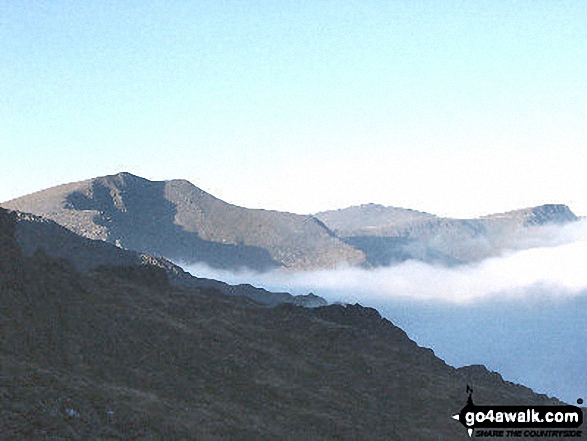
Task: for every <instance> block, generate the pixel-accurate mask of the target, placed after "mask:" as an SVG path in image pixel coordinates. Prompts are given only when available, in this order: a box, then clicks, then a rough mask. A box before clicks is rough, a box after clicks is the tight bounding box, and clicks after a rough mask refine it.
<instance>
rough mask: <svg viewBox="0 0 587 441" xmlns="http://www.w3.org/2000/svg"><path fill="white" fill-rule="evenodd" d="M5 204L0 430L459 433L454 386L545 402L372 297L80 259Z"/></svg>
mask: <svg viewBox="0 0 587 441" xmlns="http://www.w3.org/2000/svg"><path fill="white" fill-rule="evenodd" d="M17 217H18V215H17V214H16V213H9V212H7V211H4V210H0V304H1V305H2V309H1V315H0V320H1V324H2V337H3V341H2V345H0V366H1V368H2V369H1V371H0V375H1V379H2V382H1V383H0V384H1V386H0V408H1V412H0V419H1V420H0V427H2V434H1V435H0V438H2V439H33V440H34V439H84V440H94V439H95V440H97V439H153V440H159V439H198V440H208V439H212V440H214V439H255V440H264V439H267V440H269V439H284V440H285V439H292V440H293V439H308V440H326V439H341V440H351V439H372V440H379V439H380V440H389V439H393V440H400V441H401V440H437V439H450V440H457V441H458V440H467V439H469V437H468V435H467V434H466V431H465V430H464V428H463V427H462V426H461V425H460V424H459V423H458V422H456V421H454V420H452V419H451V416H452V415H454V414H455V413H457V412H458V411H460V409H461V408H462V407H463V405H464V404H465V401H466V393H465V388H466V386H467V385H472V386H473V388H474V390H475V400H476V402H477V403H478V404H481V403H486V404H510V405H514V404H547V403H548V404H551V403H553V404H557V403H558V401H557V400H555V399H551V398H548V397H546V396H544V395H538V394H535V393H533V392H532V391H531V390H530V389H528V388H525V387H523V386H519V385H515V384H512V383H509V382H506V381H504V380H503V379H502V378H501V377H500V376H499V375H498V374H497V373H493V372H489V371H487V369H485V368H484V367H482V366H471V367H466V368H460V369H455V368H453V367H451V366H448V365H446V364H445V363H444V362H443V361H442V360H440V359H438V358H437V357H436V356H435V355H434V353H433V352H432V351H431V350H429V349H425V348H421V347H419V346H417V345H416V344H415V343H414V342H413V341H411V340H410V339H409V338H408V337H407V336H406V334H405V333H404V332H403V331H402V330H401V329H399V328H397V327H396V326H394V325H393V324H392V323H390V322H389V321H387V320H385V319H383V318H382V317H381V316H380V315H379V313H378V312H377V311H375V310H373V309H371V308H365V307H362V306H360V305H354V306H351V305H346V306H344V305H331V306H325V307H319V308H313V309H310V308H302V307H298V306H295V305H291V304H281V305H278V306H275V307H267V306H265V305H261V304H258V303H256V302H253V301H251V300H249V299H247V298H243V297H229V296H224V295H223V294H222V293H221V292H220V291H218V290H216V289H215V288H204V287H199V288H196V287H185V286H184V287H178V286H174V285H172V284H170V283H169V282H168V278H167V274H166V273H165V271H163V270H162V269H160V268H157V267H155V266H149V265H143V266H135V265H130V266H129V265H124V266H118V265H102V266H98V267H95V268H94V269H90V268H86V269H87V271H86V272H82V271H80V270H79V269H78V268H76V264H75V262H76V260H77V257H78V254H77V252H78V251H79V248H76V247H70V248H69V251H68V253H70V255H69V258H63V256H62V257H61V258H56V257H53V256H50V255H49V254H48V253H47V252H44V251H42V250H41V249H38V250H37V251H36V252H34V253H33V254H29V253H27V252H25V251H24V250H23V247H22V246H21V245H19V239H18V237H17V236H18V234H22V231H21V233H18V229H19V227H18V223H19V221H18V219H17ZM49 225H51V224H49ZM39 227H41V228H44V227H42V225H41V223H38V222H36V223H33V224H30V225H28V226H27V228H29V229H35V228H39ZM55 231H57V230H55ZM44 234H45V233H44V232H41V233H39V235H38V236H39V237H42V236H43V235H44ZM96 246H100V245H96ZM84 252H85V251H84ZM84 259H85V258H84ZM559 439H560V438H559Z"/></svg>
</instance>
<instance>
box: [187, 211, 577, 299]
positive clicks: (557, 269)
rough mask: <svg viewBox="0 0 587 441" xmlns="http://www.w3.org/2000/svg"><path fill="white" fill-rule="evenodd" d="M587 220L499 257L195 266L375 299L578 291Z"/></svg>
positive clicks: (258, 281) (264, 282) (286, 287)
mask: <svg viewBox="0 0 587 441" xmlns="http://www.w3.org/2000/svg"><path fill="white" fill-rule="evenodd" d="M585 262H587V221H585V220H583V221H579V222H575V223H573V224H568V225H565V226H558V227H556V226H554V227H553V226H548V227H540V228H536V229H535V230H534V231H533V232H532V233H531V234H527V235H525V236H524V237H522V238H519V239H518V240H517V241H516V242H515V243H512V249H510V250H509V251H507V252H505V253H504V254H503V255H501V256H499V257H492V258H488V259H485V260H482V261H480V262H476V263H471V264H466V265H460V266H452V267H447V266H442V265H433V264H429V263H425V262H421V261H416V260H409V261H406V262H403V263H399V264H396V265H392V266H389V267H380V268H372V269H365V268H356V267H353V268H337V269H335V270H320V271H296V272H294V271H283V270H277V271H270V272H265V273H256V272H251V271H247V270H241V271H226V270H218V269H214V268H210V267H208V266H206V265H190V266H187V268H186V269H187V270H188V271H190V272H191V273H192V274H194V275H196V276H199V277H207V278H215V279H220V280H223V281H225V282H228V283H232V284H238V283H250V284H253V285H257V286H262V287H264V288H267V289H270V290H278V291H288V292H291V293H294V294H305V293H307V292H310V291H311V292H314V293H316V294H318V295H321V296H323V297H325V298H327V299H328V300H330V301H340V302H359V303H364V304H369V303H372V302H374V301H375V302H377V303H379V302H381V301H385V300H388V299H397V298H404V299H412V300H417V301H439V302H446V303H454V304H466V303H476V302H479V301H490V300H507V299H512V300H515V299H525V300H530V299H532V298H534V299H536V300H539V301H544V300H545V298H557V297H573V296H577V295H580V294H582V293H585V292H587V271H585Z"/></svg>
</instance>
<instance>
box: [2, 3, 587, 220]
mask: <svg viewBox="0 0 587 441" xmlns="http://www.w3.org/2000/svg"><path fill="white" fill-rule="evenodd" d="M585 17H587V4H586V3H585V2H583V1H564V0H561V1H557V2H552V1H538V0H537V1H524V0H515V1H514V0H502V1H498V2H496V1H456V0H455V1H450V0H448V1H442V2H439V1H417V0H409V1H400V0H397V1H360V2H359V1H348V0H346V1H345V0H341V1H336V2H335V1H329V0H322V1H304V0H297V1H288V0H283V1H279V2H270V1H259V0H250V1H246V2H245V1H240V2H237V1H228V0H225V1H218V0H215V1H206V0H203V1H198V2H192V1H185V2H183V1H175V2H171V1H136V2H135V1H126V2H113V1H101V2H77V1H59V0H52V1H41V0H38V1H33V0H31V1H28V2H12V1H8V0H0V164H2V173H0V201H5V200H8V199H11V198H13V197H17V196H20V195H23V194H27V193H31V192H33V191H36V190H40V189H43V188H46V187H50V186H53V185H57V184H60V183H65V182H71V181H76V180H82V179H87V178H91V177H96V176H102V175H106V174H113V173H117V172H120V171H128V172H131V173H134V174H137V175H140V176H143V177H145V178H148V179H153V180H166V179H174V178H183V179H188V180H190V181H191V182H193V183H194V184H195V185H197V186H199V187H200V188H202V189H204V190H206V191H208V192H210V193H212V194H213V195H215V196H217V197H219V198H221V199H223V200H225V201H227V202H231V203H234V204H237V205H242V206H246V207H250V208H268V209H278V210H283V211H291V212H296V213H313V212H317V211H321V210H326V209H333V208H343V207H346V206H349V205H357V204H362V203H370V202H373V203H380V204H383V205H390V206H398V207H405V208H413V209H418V210H422V211H427V212H431V213H435V214H439V215H444V216H454V217H474V216H479V215H483V214H488V213H494V212H503V211H507V210H512V209H516V208H523V207H528V206H534V205H539V204H543V203H565V204H567V205H569V206H570V207H571V209H572V210H573V211H574V212H575V213H576V214H578V215H587V196H585V195H586V194H587V192H586V191H585V190H586V188H587V173H585V166H586V165H587V160H585V154H584V151H585V146H586V145H587V45H586V44H585V42H586V41H587V24H585V23H586V21H585Z"/></svg>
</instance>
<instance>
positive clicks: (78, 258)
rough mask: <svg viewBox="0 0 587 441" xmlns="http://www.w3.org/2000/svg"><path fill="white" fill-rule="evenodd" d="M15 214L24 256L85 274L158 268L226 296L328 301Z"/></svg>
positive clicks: (174, 280) (273, 301) (172, 278)
mask: <svg viewBox="0 0 587 441" xmlns="http://www.w3.org/2000/svg"><path fill="white" fill-rule="evenodd" d="M0 210H2V209H1V208H0ZM13 216H14V218H15V221H16V225H15V230H14V232H15V234H14V235H15V238H16V241H17V243H18V246H19V247H20V248H21V249H22V252H23V255H25V256H28V257H30V256H32V255H33V254H34V253H36V252H37V251H38V250H41V249H42V250H43V252H45V253H46V254H47V255H48V256H50V257H57V258H65V259H71V262H72V264H73V266H74V267H75V269H76V270H78V271H80V272H82V273H87V272H89V271H92V270H95V269H97V268H99V267H101V266H104V265H110V266H147V267H155V268H162V269H163V270H165V272H166V274H167V277H168V279H169V282H170V283H171V284H172V285H175V286H184V287H192V288H203V287H206V288H215V289H217V290H219V291H221V292H222V293H224V294H227V295H231V296H240V297H248V298H251V299H253V300H255V301H257V302H260V303H264V304H267V305H277V304H279V303H293V304H296V305H303V306H309V307H313V306H321V305H325V304H326V301H325V300H324V299H322V298H321V297H318V296H315V295H313V294H309V295H297V296H293V295H291V294H289V293H285V292H270V291H267V290H265V289H262V288H257V287H254V286H251V285H247V284H241V285H229V284H227V283H224V282H220V281H218V280H211V279H204V278H200V277H194V276H192V275H191V274H189V273H187V272H185V271H184V270H183V269H182V268H180V267H179V266H177V265H174V264H173V263H171V262H170V261H168V260H166V259H164V258H162V257H153V256H151V255H149V254H146V253H140V252H135V251H131V250H126V249H123V248H119V247H116V246H114V245H112V244H109V243H107V242H104V241H101V240H91V239H87V238H85V237H81V236H78V235H77V234H74V233H73V232H71V231H70V230H68V229H66V228H64V227H62V226H60V225H58V224H57V223H55V222H53V221H51V220H48V219H44V218H42V217H39V216H35V215H32V214H28V213H21V212H14V214H13Z"/></svg>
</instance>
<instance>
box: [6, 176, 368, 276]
mask: <svg viewBox="0 0 587 441" xmlns="http://www.w3.org/2000/svg"><path fill="white" fill-rule="evenodd" d="M2 206H3V207H5V208H9V209H13V210H17V211H21V212H25V213H33V214H36V215H39V216H42V217H44V218H47V219H51V220H53V221H55V222H57V223H58V224H60V225H63V226H64V227H66V228H68V229H70V230H71V231H73V232H75V233H77V234H80V235H82V236H84V237H87V238H90V239H100V240H103V241H107V242H110V243H113V244H117V245H119V246H121V247H124V248H127V249H134V250H140V251H144V252H147V253H150V254H154V255H160V256H164V257H166V258H168V259H171V260H174V261H182V262H185V263H194V262H205V263H206V264H208V265H210V266H213V267H217V268H229V269H234V268H239V267H248V268H250V269H254V270H259V271H260V270H268V269H272V268H279V267H286V268H295V269H307V268H330V267H333V266H335V265H337V264H340V263H341V262H344V263H348V264H358V263H361V262H362V261H363V260H364V255H363V253H362V252H361V251H358V250H356V249H354V248H353V247H351V246H350V245H348V244H346V243H344V242H343V241H341V240H339V239H338V238H337V237H335V236H334V235H333V234H332V232H331V231H330V230H328V228H326V227H325V226H324V224H322V223H321V222H320V221H318V220H317V219H316V218H314V217H313V216H301V215H297V214H291V213H282V212H278V211H268V210H253V209H247V208H242V207H237V206H235V205H231V204H228V203H226V202H223V201H221V200H220V199H217V198H215V197H214V196H212V195H210V194H208V193H206V192H204V191H202V190H200V189H199V188H197V187H196V186H194V185H193V184H191V183H189V182H188V181H184V180H172V181H164V182H153V181H149V180H146V179H143V178H140V177H137V176H134V175H131V174H129V173H119V174H117V175H113V176H104V177H100V178H95V179H89V180H86V181H82V182H75V183H71V184H65V185H60V186H57V187H53V188H50V189H47V190H43V191H39V192H37V193H33V194H31V195H28V196H24V197H21V198H18V199H14V200H12V201H9V202H6V203H4V204H2Z"/></svg>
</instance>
